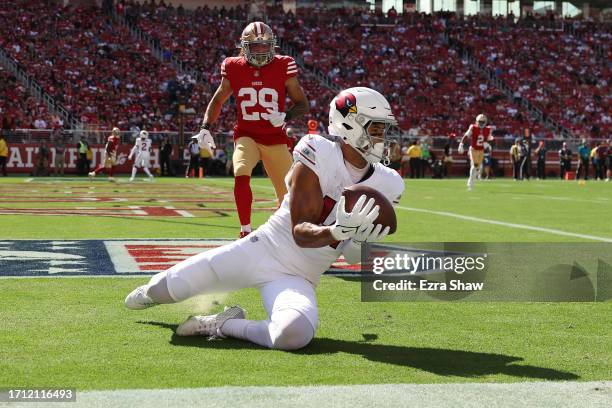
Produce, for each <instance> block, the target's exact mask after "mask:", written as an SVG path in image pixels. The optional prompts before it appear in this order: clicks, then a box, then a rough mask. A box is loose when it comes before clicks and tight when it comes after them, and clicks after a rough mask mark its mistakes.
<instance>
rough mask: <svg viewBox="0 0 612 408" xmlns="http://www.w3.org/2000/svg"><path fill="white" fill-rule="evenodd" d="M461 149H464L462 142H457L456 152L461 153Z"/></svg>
mask: <svg viewBox="0 0 612 408" xmlns="http://www.w3.org/2000/svg"><path fill="white" fill-rule="evenodd" d="M463 151H464V150H463V143H459V148H458V149H457V152H458V153H459V154H463Z"/></svg>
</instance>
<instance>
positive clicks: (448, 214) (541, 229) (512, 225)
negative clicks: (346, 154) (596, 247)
mask: <svg viewBox="0 0 612 408" xmlns="http://www.w3.org/2000/svg"><path fill="white" fill-rule="evenodd" d="M395 208H398V209H400V210H405V211H414V212H422V213H426V214H434V215H441V216H444V217H452V218H458V219H460V220H465V221H476V222H482V223H485V224H493V225H501V226H502V227H509V228H518V229H525V230H531V231H538V232H546V233H548V234H554V235H562V236H566V237H572V238H582V239H590V240H593V241H601V242H612V238H606V237H598V236H595V235H587V234H577V233H575V232H567V231H562V230H558V229H553V228H544V227H534V226H532V225H525V224H515V223H512V222H504V221H497V220H488V219H485V218H478V217H472V216H470V215H461V214H455V213H451V212H447V211H434V210H426V209H423V208H414V207H404V206H401V205H398V206H397V207H395Z"/></svg>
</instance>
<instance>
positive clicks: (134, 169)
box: [132, 166, 138, 178]
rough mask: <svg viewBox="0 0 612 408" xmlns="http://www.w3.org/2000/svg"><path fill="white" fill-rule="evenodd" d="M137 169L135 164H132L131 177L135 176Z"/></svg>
mask: <svg viewBox="0 0 612 408" xmlns="http://www.w3.org/2000/svg"><path fill="white" fill-rule="evenodd" d="M137 171H138V169H137V168H136V166H132V178H134V177H136V172H137Z"/></svg>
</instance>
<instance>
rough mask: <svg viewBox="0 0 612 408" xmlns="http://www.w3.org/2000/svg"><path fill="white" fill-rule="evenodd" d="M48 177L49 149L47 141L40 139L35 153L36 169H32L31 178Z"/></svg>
mask: <svg viewBox="0 0 612 408" xmlns="http://www.w3.org/2000/svg"><path fill="white" fill-rule="evenodd" d="M48 175H49V148H48V147H47V141H46V140H45V139H41V141H40V144H39V145H38V152H37V153H36V167H34V172H33V176H36V177H39V176H48Z"/></svg>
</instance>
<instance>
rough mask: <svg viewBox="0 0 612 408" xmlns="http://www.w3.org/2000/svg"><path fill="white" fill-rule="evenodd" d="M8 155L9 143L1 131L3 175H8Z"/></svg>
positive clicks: (0, 156) (0, 162) (0, 148)
mask: <svg viewBox="0 0 612 408" xmlns="http://www.w3.org/2000/svg"><path fill="white" fill-rule="evenodd" d="M8 155H9V149H8V145H7V144H6V140H5V139H4V134H3V133H0V170H2V175H3V176H4V177H6V176H7V173H6V163H7V162H8Z"/></svg>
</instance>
